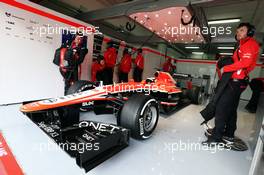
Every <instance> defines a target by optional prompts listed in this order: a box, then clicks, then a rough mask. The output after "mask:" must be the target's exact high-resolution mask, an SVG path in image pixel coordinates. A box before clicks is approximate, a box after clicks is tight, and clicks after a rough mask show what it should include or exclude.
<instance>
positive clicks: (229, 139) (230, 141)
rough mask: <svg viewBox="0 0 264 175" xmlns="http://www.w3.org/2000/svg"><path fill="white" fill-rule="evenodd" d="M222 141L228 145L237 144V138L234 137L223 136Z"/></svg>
mask: <svg viewBox="0 0 264 175" xmlns="http://www.w3.org/2000/svg"><path fill="white" fill-rule="evenodd" d="M222 140H223V141H224V143H226V144H230V145H231V144H234V142H235V138H234V137H227V136H223V137H222Z"/></svg>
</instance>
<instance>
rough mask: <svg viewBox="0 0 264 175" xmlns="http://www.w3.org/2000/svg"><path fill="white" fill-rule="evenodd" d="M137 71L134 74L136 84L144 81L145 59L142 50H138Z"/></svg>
mask: <svg viewBox="0 0 264 175" xmlns="http://www.w3.org/2000/svg"><path fill="white" fill-rule="evenodd" d="M135 65H136V67H135V69H134V72H133V79H134V81H135V82H141V81H142V73H143V70H144V57H143V56H142V49H138V53H137V57H136V59H135Z"/></svg>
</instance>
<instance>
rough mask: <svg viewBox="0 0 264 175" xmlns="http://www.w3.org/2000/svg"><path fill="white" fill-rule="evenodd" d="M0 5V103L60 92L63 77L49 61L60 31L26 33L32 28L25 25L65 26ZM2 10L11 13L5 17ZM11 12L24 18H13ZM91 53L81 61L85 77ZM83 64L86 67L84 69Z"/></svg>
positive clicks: (59, 37)
mask: <svg viewBox="0 0 264 175" xmlns="http://www.w3.org/2000/svg"><path fill="white" fill-rule="evenodd" d="M19 2H22V3H24V4H28V5H30V6H33V7H35V8H38V9H40V10H44V11H45V12H48V13H51V14H54V15H56V16H60V17H62V18H65V19H68V20H71V21H75V22H78V23H80V24H82V25H85V26H88V24H85V23H81V22H79V21H77V20H74V19H72V18H70V17H67V16H65V15H62V14H59V13H57V12H54V11H52V10H49V9H46V8H44V7H41V6H38V5H35V4H33V3H30V2H28V1H19ZM0 8H1V9H4V10H3V11H2V12H1V13H0V22H1V24H2V25H1V26H0V38H1V42H0V48H1V52H0V53H1V56H0V61H1V64H0V97H1V98H0V104H8V103H17V102H21V101H27V100H35V99H42V98H48V97H54V96H61V95H63V90H64V82H63V78H62V76H61V75H60V73H59V69H58V67H57V66H56V65H54V64H53V63H52V60H53V56H54V52H55V49H56V48H58V47H59V46H60V45H61V35H60V34H51V35H45V36H42V37H40V36H39V35H38V34H36V33H34V34H33V35H30V34H29V33H30V32H33V31H32V30H31V29H29V27H32V26H34V25H36V26H43V25H47V24H49V25H50V26H56V25H57V26H65V27H69V26H68V25H65V24H63V23H60V22H57V21H54V20H51V19H48V18H47V17H42V16H39V15H36V14H33V13H31V12H27V11H25V10H21V9H19V8H15V7H11V6H9V5H7V4H4V3H0ZM5 12H7V13H10V14H11V16H9V17H8V16H7V15H6V14H5ZM13 15H14V16H16V17H20V18H23V19H24V20H21V19H18V18H15V17H13ZM30 21H36V22H38V24H32V22H30ZM6 28H9V30H8V29H6ZM47 37H49V38H50V39H48V38H47ZM30 38H32V39H30ZM92 44H93V36H92V35H90V36H88V49H89V51H91V50H92ZM91 54H92V53H91V52H89V53H88V54H87V56H86V58H85V61H84V64H83V65H82V67H83V69H82V70H83V75H82V78H83V79H87V78H89V76H88V75H89V74H88V73H87V72H90V70H89V68H88V66H87V64H89V58H91ZM85 67H86V69H84V68H85Z"/></svg>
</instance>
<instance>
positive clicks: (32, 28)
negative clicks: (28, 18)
mask: <svg viewBox="0 0 264 175" xmlns="http://www.w3.org/2000/svg"><path fill="white" fill-rule="evenodd" d="M26 29H28V30H34V27H33V26H28V27H26Z"/></svg>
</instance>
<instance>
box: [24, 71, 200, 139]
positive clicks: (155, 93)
mask: <svg viewBox="0 0 264 175" xmlns="http://www.w3.org/2000/svg"><path fill="white" fill-rule="evenodd" d="M68 94H69V95H67V96H63V97H59V98H52V99H46V100H42V101H37V102H32V103H28V104H25V105H23V106H22V107H21V108H20V110H21V111H22V112H23V113H26V114H30V113H31V114H34V113H44V114H45V115H48V116H51V115H54V114H59V115H61V116H60V122H61V127H62V128H65V127H69V126H72V125H73V124H75V123H78V122H79V109H81V110H87V109H92V110H94V112H95V113H96V114H101V113H109V112H111V113H113V114H115V115H116V117H117V125H119V126H122V127H124V128H127V129H129V130H130V131H131V136H132V137H133V138H135V139H147V138H149V137H150V136H151V134H152V132H153V131H154V130H155V127H156V125H157V123H158V118H159V111H160V110H159V109H161V111H163V112H165V113H166V112H168V111H169V109H171V108H172V107H175V106H177V105H180V104H181V103H183V102H184V101H185V102H186V99H188V97H187V96H186V92H183V91H182V90H181V89H179V88H177V87H176V82H175V80H174V79H173V78H172V77H171V75H170V74H168V73H166V72H156V73H155V77H154V78H148V79H146V80H143V81H142V82H134V81H130V82H128V83H119V84H114V85H106V86H99V87H96V85H95V84H94V83H92V82H89V81H78V82H76V83H75V84H74V85H72V86H71V87H70V88H69V90H68ZM194 101H195V100H194ZM54 111H56V112H54ZM61 113H62V114H61Z"/></svg>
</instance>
